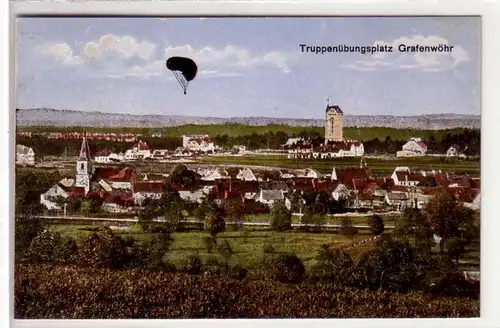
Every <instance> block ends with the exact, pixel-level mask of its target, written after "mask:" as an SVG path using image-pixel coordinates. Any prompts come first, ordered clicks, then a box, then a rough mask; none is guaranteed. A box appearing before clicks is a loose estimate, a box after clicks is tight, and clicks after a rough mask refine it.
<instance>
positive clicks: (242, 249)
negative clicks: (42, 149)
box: [49, 225, 368, 269]
mask: <svg viewBox="0 0 500 328" xmlns="http://www.w3.org/2000/svg"><path fill="white" fill-rule="evenodd" d="M91 227H92V226H84V225H51V226H50V227H49V229H50V230H53V231H59V232H61V233H62V234H64V235H67V236H71V237H73V238H75V240H76V241H77V243H81V242H82V241H83V240H84V238H86V237H87V236H89V235H90V234H92V233H93V232H91V231H85V230H84V229H87V228H91ZM246 231H247V232H245V229H243V230H238V231H231V228H228V229H227V231H225V232H222V233H220V234H219V235H218V237H217V240H218V242H219V243H222V242H223V241H224V240H227V241H228V242H229V244H230V245H231V247H232V249H233V252H234V253H233V256H232V257H231V259H230V264H232V265H237V264H239V265H241V266H243V267H245V268H249V269H250V268H254V267H256V266H258V265H259V264H261V263H262V261H263V260H264V258H265V256H266V254H265V253H264V252H263V248H264V245H265V244H271V245H272V246H273V248H274V250H275V252H274V253H275V254H276V253H278V254H279V253H289V252H293V253H295V254H297V256H299V257H300V258H301V259H302V260H303V261H304V264H305V265H306V266H310V265H311V264H313V263H314V257H315V256H316V254H317V252H318V250H319V248H320V246H321V245H322V244H329V245H332V246H335V247H337V246H338V247H341V246H343V245H346V244H349V243H352V242H355V241H357V240H360V239H364V238H367V236H368V234H360V235H358V236H356V237H354V238H353V239H349V238H346V237H344V236H342V235H339V234H334V233H308V232H295V231H289V232H281V233H280V232H272V231H269V230H268V229H262V228H261V229H259V228H257V229H255V228H251V229H247V230H246ZM115 233H116V234H117V235H120V236H124V235H130V236H132V237H133V238H134V239H135V240H136V241H137V242H139V243H140V242H142V241H144V240H146V239H147V238H150V236H151V234H150V233H144V232H142V230H141V229H140V228H139V227H138V226H132V227H131V228H130V230H128V231H122V230H116V231H115ZM205 236H208V234H207V233H206V232H203V231H189V232H176V233H174V234H173V237H174V240H175V241H174V243H173V245H172V247H171V250H170V251H169V252H168V253H167V255H166V260H167V261H169V262H170V263H172V264H175V265H176V266H181V265H182V264H184V262H185V261H186V259H187V258H188V257H189V256H190V255H197V256H200V258H202V259H209V258H216V259H218V260H220V261H222V260H223V258H222V257H221V256H220V255H219V254H218V253H217V251H216V250H213V251H212V253H208V252H207V250H206V248H205V246H204V243H203V237H205Z"/></svg>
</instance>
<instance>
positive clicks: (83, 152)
mask: <svg viewBox="0 0 500 328" xmlns="http://www.w3.org/2000/svg"><path fill="white" fill-rule="evenodd" d="M79 160H81V161H82V160H86V161H90V148H89V144H88V142H87V132H84V133H83V140H82V146H81V148H80V158H79Z"/></svg>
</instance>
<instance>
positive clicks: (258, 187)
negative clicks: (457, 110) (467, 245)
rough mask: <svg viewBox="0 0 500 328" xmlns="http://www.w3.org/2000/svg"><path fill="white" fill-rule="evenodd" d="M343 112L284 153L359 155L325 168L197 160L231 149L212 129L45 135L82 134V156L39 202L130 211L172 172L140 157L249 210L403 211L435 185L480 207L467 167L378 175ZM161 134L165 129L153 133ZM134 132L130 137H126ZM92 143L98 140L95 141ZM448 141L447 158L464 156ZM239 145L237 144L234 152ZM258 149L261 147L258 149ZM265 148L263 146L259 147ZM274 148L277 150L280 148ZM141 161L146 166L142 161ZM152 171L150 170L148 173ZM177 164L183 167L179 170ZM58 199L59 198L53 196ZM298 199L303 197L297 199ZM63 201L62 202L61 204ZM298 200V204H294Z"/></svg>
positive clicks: (21, 152)
mask: <svg viewBox="0 0 500 328" xmlns="http://www.w3.org/2000/svg"><path fill="white" fill-rule="evenodd" d="M342 115H343V111H342V110H341V109H340V108H339V107H338V106H327V109H326V117H325V119H326V124H325V138H324V143H323V144H317V143H316V144H314V143H313V142H311V141H310V140H304V138H289V139H288V140H287V142H286V143H285V144H284V145H283V147H282V151H281V153H284V154H287V158H288V159H289V160H292V161H293V160H295V159H329V158H330V159H333V158H337V157H355V158H359V163H358V165H356V166H345V165H342V166H335V162H332V165H331V171H330V172H328V173H325V174H322V173H320V172H318V171H317V170H314V169H312V168H309V167H302V168H298V169H279V168H278V169H276V168H272V167H270V168H266V167H258V168H252V167H249V166H242V165H234V166H232V165H231V164H227V165H199V164H196V161H195V160H193V159H195V158H197V157H203V156H215V155H217V154H218V155H221V154H222V155H228V153H227V152H224V150H223V149H221V148H220V147H218V146H217V145H215V144H214V142H213V140H212V139H211V138H210V136H209V135H190V136H186V135H184V136H183V137H182V147H178V148H176V149H174V150H169V149H151V148H150V147H149V146H148V144H147V143H146V142H144V141H141V140H140V139H138V138H137V136H130V135H127V136H119V135H118V136H117V135H116V134H113V135H112V136H111V137H110V134H103V133H100V134H94V135H88V134H87V133H68V134H66V135H62V134H57V135H55V136H54V134H51V135H50V136H48V138H61V139H63V140H64V139H67V138H81V147H80V152H79V154H78V158H77V160H76V161H75V162H74V163H73V168H74V175H73V176H65V177H64V178H63V179H62V180H61V181H56V182H55V183H54V185H53V186H51V187H50V189H48V190H46V191H45V192H44V193H42V194H41V195H40V203H41V204H43V205H44V207H45V208H46V210H47V211H49V212H51V213H59V214H60V213H64V215H66V214H67V213H66V212H65V210H64V203H65V202H66V201H67V200H68V199H70V198H77V199H84V198H92V199H98V200H99V201H98V203H99V204H100V206H101V210H100V212H101V213H102V214H117V213H119V214H130V215H133V214H134V213H136V212H137V208H140V207H141V204H142V203H143V202H144V200H145V199H148V198H152V199H158V198H159V197H160V196H161V194H162V192H163V191H164V188H165V181H166V180H167V178H168V177H169V176H171V175H172V172H174V171H176V170H177V167H176V166H175V167H174V166H173V167H172V169H170V170H169V171H156V172H155V171H154V170H153V171H151V169H150V168H148V169H147V170H146V171H144V172H141V170H140V168H137V167H136V165H135V163H137V162H138V161H140V162H141V163H148V162H149V163H150V164H146V167H148V166H152V167H154V166H155V165H156V164H154V163H155V162H158V163H171V164H175V163H177V165H180V166H182V167H184V168H185V170H189V169H190V168H189V167H188V166H192V169H191V170H192V171H193V172H192V173H193V176H196V178H195V179H193V180H192V181H191V182H190V183H189V184H185V185H175V186H174V188H175V189H176V190H177V191H178V192H179V193H180V196H181V198H182V199H183V200H185V201H188V202H194V203H200V202H202V199H203V197H207V196H210V197H213V198H214V199H215V200H216V201H217V202H218V204H222V202H224V201H225V200H228V199H230V200H231V201H232V202H236V203H238V204H239V205H241V206H242V208H243V209H244V214H255V213H269V212H270V211H271V208H272V206H273V204H274V203H275V202H278V201H283V202H285V204H286V206H287V208H288V209H290V210H292V207H293V211H294V213H297V214H298V215H302V214H303V211H304V206H300V204H305V203H306V201H305V200H306V199H309V198H311V195H313V194H318V193H322V194H324V195H326V196H325V197H323V198H324V201H325V202H330V203H332V202H337V203H338V202H340V201H342V204H343V206H344V208H345V209H344V211H350V212H360V211H361V212H363V211H364V212H367V211H371V212H377V213H384V212H394V211H396V212H401V211H403V210H404V209H406V208H418V209H421V208H423V207H424V206H425V204H426V203H427V201H428V200H429V199H430V198H431V197H432V196H433V195H434V194H435V193H437V192H438V191H440V190H442V189H444V190H446V191H447V192H448V193H450V195H452V196H454V197H456V198H457V199H459V200H460V201H461V202H463V204H464V205H466V206H467V207H470V208H472V209H474V210H479V208H480V179H479V178H478V177H473V176H470V175H469V174H467V173H461V172H449V171H443V170H435V169H431V168H427V169H413V168H411V167H409V166H394V167H393V169H392V172H391V173H390V174H387V175H386V176H374V175H373V174H372V173H371V170H370V167H369V166H368V165H367V160H366V159H365V156H364V155H365V153H364V147H363V142H362V141H358V140H344V139H343V125H342ZM101 137H104V138H106V139H108V140H109V138H116V139H118V140H126V141H132V142H135V144H134V145H133V147H131V148H130V149H128V150H126V151H125V153H118V154H117V153H115V152H113V150H110V149H96V150H95V151H94V152H93V154H92V153H91V151H90V149H91V148H92V147H91V146H90V143H91V142H92V140H94V139H97V138H101ZM155 137H157V138H160V137H161V136H157V135H156V136H155ZM127 138H129V139H127ZM93 148H94V149H95V147H93ZM457 148H459V147H458V146H451V147H450V148H449V149H448V151H447V153H446V154H444V155H442V156H446V157H460V156H462V157H465V155H463V154H462V153H459V152H458V151H457ZM235 150H236V151H235ZM426 151H427V146H426V145H425V143H423V142H422V140H421V139H420V138H418V137H411V138H410V139H409V140H408V142H407V143H406V144H404V145H403V147H402V150H401V151H398V152H397V157H422V156H425V155H426ZM248 153H250V151H247V150H246V149H245V146H236V147H233V149H231V150H230V152H229V155H231V154H236V155H240V156H241V155H242V154H243V155H244V154H248ZM254 153H259V151H256V152H255V151H254ZM260 153H262V152H260ZM279 153H280V151H275V152H273V153H272V154H279ZM16 160H17V164H18V165H20V166H34V165H35V153H34V152H33V149H32V148H30V147H27V146H25V145H17V147H16ZM189 163H193V164H189ZM143 166H144V165H143ZM148 171H149V172H148ZM177 171H178V170H177ZM55 199H57V201H56V200H55ZM299 200H300V201H299ZM61 201H62V203H61ZM292 202H295V203H297V202H298V203H297V204H295V203H294V204H293V206H292ZM323 210H324V212H325V214H334V213H333V212H332V211H330V208H329V206H324V209H323Z"/></svg>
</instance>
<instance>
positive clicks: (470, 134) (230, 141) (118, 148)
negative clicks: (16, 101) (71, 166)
mask: <svg viewBox="0 0 500 328" xmlns="http://www.w3.org/2000/svg"><path fill="white" fill-rule="evenodd" d="M289 138H304V139H306V140H311V141H312V142H313V143H315V144H317V145H321V144H323V140H324V139H323V135H322V134H321V133H320V132H317V131H313V130H304V131H302V132H300V133H296V134H295V133H294V134H289V133H288V134H287V133H286V132H282V131H278V132H273V131H270V132H266V133H252V134H249V135H240V136H230V135H227V134H218V135H215V136H214V137H213V141H214V143H215V144H216V145H218V146H219V147H221V148H222V149H226V150H231V149H232V148H233V147H234V146H237V145H242V146H245V147H246V148H247V149H249V150H256V149H283V145H284V144H285V143H286V142H287V140H288V139H289ZM480 138H481V133H480V131H479V130H470V129H465V130H463V131H460V132H453V133H452V132H448V133H446V134H445V135H444V136H443V137H442V139H441V140H437V139H436V138H435V137H434V136H432V135H431V136H429V137H428V138H427V139H424V140H423V141H424V142H425V143H426V144H427V146H428V151H429V152H433V153H446V151H447V150H448V148H449V147H450V146H452V145H455V144H456V145H458V146H459V147H460V148H461V149H462V150H463V151H464V153H465V154H466V155H474V156H477V155H479V154H480V148H481V140H480ZM142 140H143V141H145V142H146V143H147V144H148V145H149V147H150V148H151V149H168V150H175V149H176V148H178V147H181V146H182V139H181V138H180V137H161V138H153V137H144V138H142ZM362 141H363V144H364V147H365V153H367V154H386V153H390V154H394V153H395V152H396V151H398V150H401V147H402V146H403V145H404V144H405V143H406V141H407V140H393V139H392V138H391V137H390V136H386V137H385V138H383V137H379V138H374V139H370V140H362ZM16 142H17V143H18V144H22V145H25V146H28V147H32V148H33V150H34V151H35V154H36V155H37V156H41V157H43V156H64V155H65V154H66V155H68V156H76V155H78V152H79V150H80V145H81V140H58V139H48V138H45V137H43V136H40V135H35V136H33V137H26V136H18V137H17V139H16ZM132 145H133V144H132V143H124V142H117V141H107V140H91V141H90V142H89V146H90V148H91V151H92V152H95V151H98V150H100V149H104V148H107V149H110V150H112V151H114V152H117V153H119V152H125V151H126V150H127V149H129V148H131V147H132Z"/></svg>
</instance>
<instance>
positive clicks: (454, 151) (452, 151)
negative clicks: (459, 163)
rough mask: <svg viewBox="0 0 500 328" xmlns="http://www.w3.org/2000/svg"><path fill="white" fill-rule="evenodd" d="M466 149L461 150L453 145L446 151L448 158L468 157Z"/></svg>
mask: <svg viewBox="0 0 500 328" xmlns="http://www.w3.org/2000/svg"><path fill="white" fill-rule="evenodd" d="M464 151H465V149H463V150H462V149H461V148H460V146H458V145H452V146H450V148H448V150H447V151H446V157H466V156H465V154H464Z"/></svg>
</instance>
